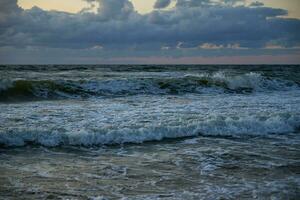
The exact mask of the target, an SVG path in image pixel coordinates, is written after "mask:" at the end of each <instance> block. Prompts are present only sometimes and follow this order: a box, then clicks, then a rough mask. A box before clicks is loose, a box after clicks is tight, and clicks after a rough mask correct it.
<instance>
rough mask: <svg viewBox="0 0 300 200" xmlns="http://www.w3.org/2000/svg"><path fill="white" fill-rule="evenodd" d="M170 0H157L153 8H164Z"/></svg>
mask: <svg viewBox="0 0 300 200" xmlns="http://www.w3.org/2000/svg"><path fill="white" fill-rule="evenodd" d="M170 3H171V0H157V1H156V2H155V4H154V8H156V9H160V8H166V7H168V6H169V5H170Z"/></svg>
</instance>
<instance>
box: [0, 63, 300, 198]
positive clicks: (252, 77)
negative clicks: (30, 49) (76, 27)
mask: <svg viewBox="0 0 300 200" xmlns="http://www.w3.org/2000/svg"><path fill="white" fill-rule="evenodd" d="M299 127H300V67H299V66H233V67H232V66H167V67H166V66H0V146H1V147H0V161H1V162H0V171H1V173H0V198H3V199H9V198H11V199H15V198H20V195H22V198H23V199H32V198H39V199H43V198H44V199H47V198H48V199H51V198H52V199H57V198H61V199H89V198H90V199H122V198H123V199H297V198H299V195H300V194H299V188H300V135H299Z"/></svg>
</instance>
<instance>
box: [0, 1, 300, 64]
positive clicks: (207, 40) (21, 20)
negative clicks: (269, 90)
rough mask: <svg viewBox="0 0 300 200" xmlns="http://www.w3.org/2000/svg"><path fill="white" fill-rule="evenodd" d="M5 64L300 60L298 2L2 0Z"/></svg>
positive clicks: (1, 56)
mask: <svg viewBox="0 0 300 200" xmlns="http://www.w3.org/2000/svg"><path fill="white" fill-rule="evenodd" d="M0 64H300V1H299V0H260V1H256V0H222V1H221V0H63V1H62V0H19V1H17V0H0Z"/></svg>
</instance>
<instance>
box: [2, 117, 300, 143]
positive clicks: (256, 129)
mask: <svg viewBox="0 0 300 200" xmlns="http://www.w3.org/2000/svg"><path fill="white" fill-rule="evenodd" d="M299 125H300V116H295V115H275V116H273V117H270V118H268V119H263V120H262V119H259V118H257V117H250V116H249V117H247V118H240V119H235V120H234V119H232V118H224V117H216V118H214V119H210V120H207V121H203V122H198V123H193V124H182V125H178V126H152V127H144V128H138V129H133V128H120V129H118V130H111V129H109V128H108V129H105V128H98V130H93V131H91V130H85V129H81V130H72V131H70V132H58V131H57V130H19V131H16V130H14V131H9V132H7V133H3V132H2V133H0V144H2V145H5V146H23V145H26V144H28V143H34V144H39V145H44V146H58V145H83V146H91V145H105V144H122V143H142V142H146V141H160V140H162V139H165V138H181V137H187V136H197V135H205V136H232V137H244V136H253V135H255V136H261V135H267V134H278V133H280V134H284V133H291V132H294V131H296V130H297V129H298V128H299Z"/></svg>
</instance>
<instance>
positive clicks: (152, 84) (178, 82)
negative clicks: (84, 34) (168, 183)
mask: <svg viewBox="0 0 300 200" xmlns="http://www.w3.org/2000/svg"><path fill="white" fill-rule="evenodd" d="M208 89H210V90H208ZM295 89H299V86H298V84H297V83H295V82H292V81H288V80H281V79H275V78H269V77H265V76H263V75H261V74H258V73H253V72H251V73H247V74H242V75H235V76H232V75H226V74H225V73H224V72H217V73H214V74H211V75H209V74H198V75H185V76H179V77H171V78H168V77H165V78H161V77H160V78H144V79H142V78H136V79H125V78H124V79H111V80H76V81H74V80H38V81H35V80H14V81H4V80H2V81H1V83H0V101H9V100H35V99H55V98H85V97H90V96H114V95H136V94H183V93H207V92H208V93H209V92H225V93H226V92H227V93H251V92H264V91H278V90H295Z"/></svg>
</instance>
